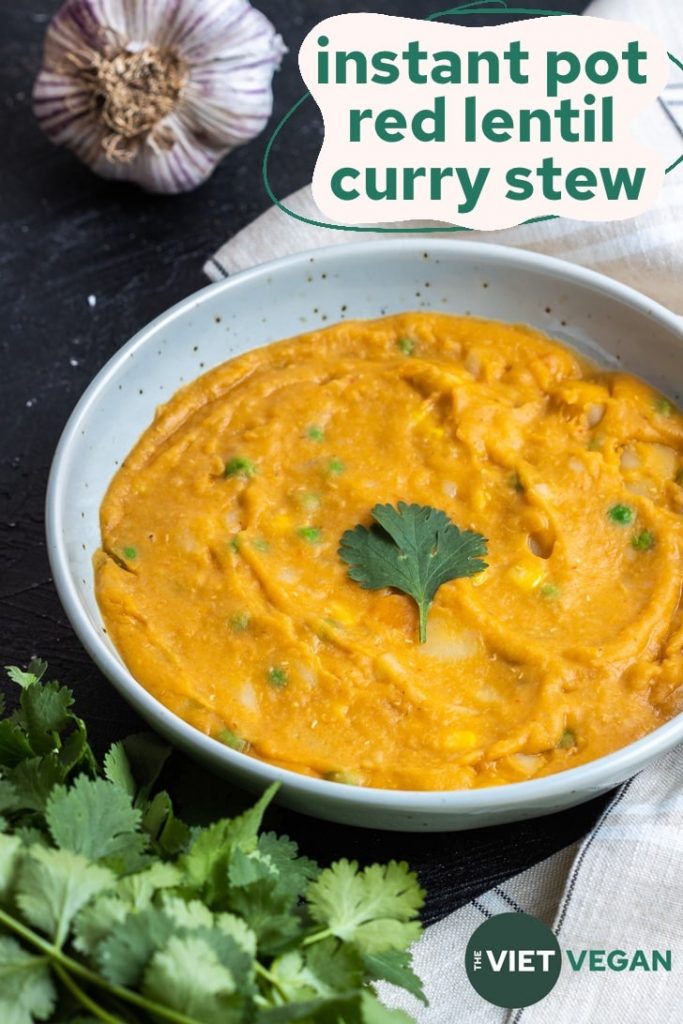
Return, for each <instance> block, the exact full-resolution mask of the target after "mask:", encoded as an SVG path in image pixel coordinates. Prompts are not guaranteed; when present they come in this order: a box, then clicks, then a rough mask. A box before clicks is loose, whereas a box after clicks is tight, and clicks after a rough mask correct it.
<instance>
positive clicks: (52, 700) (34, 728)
mask: <svg viewBox="0 0 683 1024" xmlns="http://www.w3.org/2000/svg"><path fill="white" fill-rule="evenodd" d="M73 702H74V699H73V694H72V693H71V691H70V690H68V689H67V688H66V687H65V686H60V685H59V683H55V682H51V683H45V685H43V686H36V685H35V684H33V685H32V686H28V687H27V688H26V689H25V690H24V692H23V693H22V695H21V710H22V713H23V719H24V723H25V727H26V735H27V737H28V741H29V743H30V744H31V747H32V748H33V750H34V751H35V753H36V754H49V753H50V751H52V750H55V749H56V748H57V746H58V744H57V742H56V739H55V735H54V734H55V733H60V732H61V731H62V730H63V729H64V728H65V727H66V725H67V724H68V722H69V721H70V717H71V714H70V710H69V709H70V708H71V706H72V705H73Z"/></svg>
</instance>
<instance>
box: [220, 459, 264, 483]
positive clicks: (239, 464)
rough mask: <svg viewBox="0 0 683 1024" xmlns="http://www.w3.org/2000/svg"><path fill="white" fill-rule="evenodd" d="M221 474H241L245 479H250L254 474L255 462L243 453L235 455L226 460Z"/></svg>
mask: <svg viewBox="0 0 683 1024" xmlns="http://www.w3.org/2000/svg"><path fill="white" fill-rule="evenodd" d="M223 476H241V477H244V478H245V479H246V480H251V478H252V477H253V476H256V464H255V463H254V462H252V461H251V459H246V458H245V457H244V456H243V455H235V456H234V457H233V458H232V459H229V460H228V462H226V464H225V470H224V472H223Z"/></svg>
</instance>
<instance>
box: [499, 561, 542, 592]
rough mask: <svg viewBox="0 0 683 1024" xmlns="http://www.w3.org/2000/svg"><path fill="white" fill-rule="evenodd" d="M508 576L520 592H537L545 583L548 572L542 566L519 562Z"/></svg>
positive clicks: (512, 567) (511, 567)
mask: <svg viewBox="0 0 683 1024" xmlns="http://www.w3.org/2000/svg"><path fill="white" fill-rule="evenodd" d="M508 576H509V578H510V579H511V580H512V582H513V583H514V584H515V585H516V586H518V587H519V588H520V590H535V589H536V587H538V586H540V584H541V583H543V581H544V579H545V576H546V571H545V567H544V566H542V565H533V564H531V563H529V562H517V563H515V565H512V566H510V568H509V569H508Z"/></svg>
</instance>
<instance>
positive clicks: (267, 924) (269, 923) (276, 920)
mask: <svg viewBox="0 0 683 1024" xmlns="http://www.w3.org/2000/svg"><path fill="white" fill-rule="evenodd" d="M227 905H228V908H229V909H230V910H231V911H232V912H233V913H235V914H238V915H239V916H240V917H241V918H243V919H244V921H246V923H247V925H248V926H249V928H250V929H251V931H253V932H254V934H255V935H256V938H257V941H258V948H259V950H260V951H261V952H262V953H263V954H264V955H266V956H273V955H275V954H276V953H280V952H281V951H282V950H283V949H284V948H285V947H286V946H288V945H289V943H290V942H293V941H294V940H295V939H297V938H300V937H302V936H303V934H304V931H305V929H304V923H303V919H302V917H301V914H300V913H298V912H297V909H296V908H295V907H293V906H292V899H291V897H290V895H289V894H288V893H287V892H283V891H282V890H280V889H278V885H277V878H275V877H273V878H263V879H261V880H260V881H257V882H252V883H251V885H245V886H242V887H231V889H230V891H229V894H228V897H227Z"/></svg>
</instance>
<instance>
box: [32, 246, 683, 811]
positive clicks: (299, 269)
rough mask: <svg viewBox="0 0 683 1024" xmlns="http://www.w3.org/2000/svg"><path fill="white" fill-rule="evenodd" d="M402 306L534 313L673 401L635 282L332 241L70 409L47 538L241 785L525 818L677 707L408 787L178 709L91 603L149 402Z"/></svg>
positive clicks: (205, 304) (163, 713)
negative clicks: (96, 561) (588, 745)
mask: <svg viewBox="0 0 683 1024" xmlns="http://www.w3.org/2000/svg"><path fill="white" fill-rule="evenodd" d="M407 309H425V310H438V311H441V312H450V313H457V314H462V313H467V314H472V315H474V316H481V317H489V318H492V319H500V320H507V321H512V322H524V323H527V324H531V325H533V326H534V327H537V328H540V329H541V330H544V331H546V332H548V333H549V334H551V335H553V336H555V337H557V338H558V339H560V340H563V341H565V342H566V343H568V344H570V345H573V346H574V347H576V348H577V349H580V350H581V351H583V352H584V353H586V354H588V355H589V356H591V357H592V358H593V359H594V360H598V361H600V362H603V363H607V364H612V365H618V366H623V368H624V369H626V370H628V371H630V372H632V373H634V374H637V375H639V376H641V377H644V378H645V379H647V380H648V381H650V382H651V383H652V384H653V385H655V386H656V387H657V388H659V389H660V390H662V391H663V392H665V393H666V394H668V395H669V396H670V397H671V398H672V399H673V400H674V401H679V399H680V394H681V393H682V392H683V328H682V326H681V320H679V318H678V317H676V316H674V315H673V314H672V313H670V312H668V311H667V310H666V309H664V308H662V307H661V306H658V305H657V304H656V303H655V302H653V301H651V300H650V299H647V298H645V297H644V296H643V295H640V294H638V293H637V292H635V291H633V290H632V289H629V288H626V287H624V286H623V285H620V284H618V283H617V282H615V281H612V280H610V279H608V278H606V277H602V276H600V275H599V274H595V273H593V272H591V271H588V270H584V269H582V268H581V267H577V266H574V265H572V264H569V263H565V262H562V261H561V260H556V259H550V258H547V257H545V256H539V255H535V254H532V253H527V252H521V251H519V250H515V249H510V248H503V247H500V246H489V245H483V244H476V243H468V242H463V241H448V240H446V241H428V240H427V241H426V240H425V239H424V237H423V238H421V239H420V238H410V239H398V238H392V239H390V240H388V241H380V242H362V243H358V244H353V245H342V246H333V247H331V248H329V249H321V250H316V251H315V252H312V253H302V254H299V255H295V256H291V257H287V258H285V259H281V260H277V261H276V262H273V263H268V264H264V265H262V266H259V267H255V268H254V269H252V270H248V271H245V272H243V273H241V274H237V275H236V276H235V277H232V278H230V279H229V280H226V281H224V282H220V283H219V284H215V285H211V286H209V287H208V288H205V289H203V290H202V291H200V292H198V293H197V294H195V295H192V296H190V297H189V298H187V299H186V300H184V301H183V302H181V303H179V304H178V305H177V306H175V307H174V308H173V309H171V310H170V311H169V312H167V313H164V314H163V315H162V316H160V317H158V318H157V319H156V320H155V321H154V322H153V323H152V324H150V325H149V326H148V327H146V328H144V330H142V331H140V333H139V334H137V335H136V336H135V337H134V338H133V339H132V340H131V341H129V342H128V344H127V345H124V347H123V348H122V349H121V350H120V351H119V352H118V353H117V354H116V355H115V356H114V357H113V358H112V359H111V360H110V361H109V362H108V363H107V365H106V366H105V367H104V369H103V370H102V371H101V372H100V373H99V374H98V375H97V377H96V378H95V380H94V381H93V382H92V384H91V385H90V387H89V388H88V390H87V391H86V392H85V394H84V395H83V397H82V398H81V400H80V402H79V403H78V405H77V407H76V409H75V410H74V412H73V414H72V416H71V418H70V420H69V422H68V424H67V426H66V428H65V430H64V434H63V435H62V438H61V440H60V442H59V446H58V448H57V452H56V455H55V458H54V463H53V466H52V472H51V474H50V481H49V486H48V497H47V539H48V549H49V555H50V562H51V565H52V571H53V574H54V579H55V583H56V586H57V589H58V591H59V595H60V597H61V600H62V603H63V605H64V608H65V611H66V613H67V615H68V616H69V619H70V620H71V623H72V625H73V627H74V629H75V630H76V633H77V634H78V636H79V638H80V639H81V641H82V643H83V644H84V646H85V647H86V649H87V650H88V652H89V653H90V655H91V656H92V658H93V659H94V660H95V661H96V663H97V664H98V666H99V667H100V669H101V670H102V671H103V673H104V674H105V675H106V676H107V677H108V678H109V679H110V680H111V681H112V683H113V684H114V686H116V688H117V689H118V690H119V692H120V693H121V694H122V695H123V696H124V697H125V698H126V700H128V701H129V702H130V703H131V704H132V705H133V706H134V707H135V709H136V710H137V711H138V712H139V713H140V714H141V715H142V716H143V717H144V718H145V719H147V721H148V722H149V723H150V725H151V726H153V727H154V728H155V729H156V730H158V732H160V733H162V734H163V735H164V736H166V737H167V738H168V739H169V740H170V741H171V742H172V743H174V744H176V745H177V746H179V747H181V748H183V749H184V750H185V751H186V752H187V753H188V754H190V755H191V756H192V757H194V758H196V759H197V760H198V761H201V762H203V763H204V764H205V765H206V766H207V767H209V768H211V769H212V770H213V771H215V772H217V773H219V774H221V775H223V776H226V777H228V778H230V779H231V780H232V781H234V782H235V783H236V784H237V785H240V786H243V787H245V788H247V789H251V790H262V789H263V788H264V787H265V786H266V785H267V784H269V783H270V782H273V781H274V780H278V781H280V782H281V784H282V788H281V790H280V795H279V799H280V800H282V802H283V803H285V804H287V805H289V806H290V807H293V808H296V809H297V810H300V811H304V812H306V813H308V814H312V815H316V816H317V817H320V818H327V819H330V820H333V821H339V822H344V823H349V824H354V825H363V826H366V827H369V828H383V829H396V830H399V829H400V830H412V831H419V830H434V831H439V830H442V831H445V830H456V829H466V828H473V827H479V826H481V825H491V824H495V823H501V822H506V821H516V820H520V819H523V818H530V817H534V816H538V815H541V814H547V813H548V812H550V811H557V810H560V809H561V808H565V807H571V806H573V805H574V804H578V803H581V802H582V801H585V800H589V799H590V798H591V797H594V796H596V795H597V794H599V793H602V792H605V791H606V790H607V789H609V788H611V787H612V786H614V785H616V784H617V783H619V782H621V781H623V780H624V779H626V778H628V777H629V776H631V775H633V774H634V773H635V772H637V771H639V770H640V769H641V768H643V767H644V766H645V765H646V764H648V762H650V761H652V760H653V759H654V758H656V757H658V756H659V755H661V754H663V753H665V752H666V751H667V750H669V749H670V748H671V747H673V746H674V745H675V744H677V743H679V742H681V741H683V715H681V716H678V717H677V718H675V719H673V720H672V721H670V722H667V723H666V724H665V725H662V726H661V727H660V728H659V729H657V730H656V731H655V732H652V733H650V734H649V735H648V736H645V737H644V738H643V739H641V740H638V741H637V742H636V743H632V744H630V745H629V746H627V747H623V748H622V749H620V750H617V751H616V752H615V753H613V754H610V755H608V756H607V757H602V758H600V759H598V760H596V761H593V762H591V763H590V764H586V765H582V766H580V767H578V768H573V769H570V770H569V771H565V772H561V773H558V774H556V775H551V776H549V777H547V778H541V779H532V780H530V781H527V782H520V783H514V784H511V785H507V786H500V787H494V788H489V789H479V790H469V791H449V792H404V791H393V790H380V789H364V788H358V787H353V786H347V785H341V784H339V783H334V782H327V781H324V780H320V779H311V778H307V777H305V776H303V775H297V774H295V773H293V772H289V771H285V770H283V769H281V768H276V767H273V766H271V765H269V764H266V763H264V762H262V761H257V760H256V759H254V758H250V757H248V756H246V755H244V754H240V753H238V752H236V751H234V750H231V749H229V748H227V747H225V746H224V745H222V744H221V743H218V742H216V741H215V740H212V739H210V738H209V737H207V736H205V735H203V734H202V733H200V732H198V731H197V730H195V729H194V728H192V727H191V726H190V725H188V724H186V723H185V722H183V721H182V720H181V719H179V718H177V717H176V716H175V715H174V714H172V713H171V712H170V711H168V710H167V709H166V708H165V707H164V706H163V705H162V704H160V703H158V702H157V701H156V700H155V699H154V698H153V697H152V696H151V695H150V694H149V693H148V692H147V691H146V690H144V689H143V687H142V686H141V685H140V684H139V683H137V682H136V680H135V679H134V678H133V676H132V675H131V674H130V672H129V671H128V669H127V668H126V667H125V665H124V664H123V662H122V661H121V658H120V657H119V655H118V654H117V652H116V650H115V649H114V647H113V646H112V644H111V643H110V641H109V639H108V637H107V636H106V634H105V632H104V628H103V623H102V619H101V616H100V613H99V609H98V607H97V603H96V601H95V594H94V587H93V572H92V565H91V556H92V553H93V552H94V551H95V549H96V548H97V547H98V545H99V539H100V537H99V507H100V502H101V501H102V498H103V496H104V493H105V490H106V488H107V485H108V484H109V481H110V479H111V477H112V476H113V474H114V472H115V471H116V468H117V466H118V465H119V463H120V462H121V460H122V459H123V458H124V457H125V455H126V454H127V453H128V451H129V450H130V449H131V447H132V446H133V444H134V443H135V441H136V440H137V439H138V437H139V436H140V434H141V433H142V431H143V429H144V428H145V427H146V426H147V425H148V424H149V422H150V421H151V419H152V417H153V415H154V410H155V407H156V406H157V405H158V404H159V403H161V402H163V401H164V400H165V399H167V398H170V396H171V395H172V394H173V392H174V391H175V390H176V389H177V388H178V387H179V386H180V385H181V384H183V383H185V382H187V381H190V380H192V379H193V378H194V377H196V376H198V375H199V374H201V373H202V372H203V371H204V370H208V369H209V368H211V367H213V366H216V365H217V364H218V363H221V362H223V361H224V360H226V359H229V358H230V357H231V356H234V355H237V354H238V353H241V352H244V351H246V350H247V349H249V348H253V347H257V346H260V345H265V344H267V343H269V342H271V341H275V340H278V339H280V338H285V337H287V336H289V335H294V334H299V333H301V332H303V331H307V330H311V329H313V328H317V327H321V326H324V325H325V324H331V323H334V322H335V321H338V320H340V319H343V318H353V317H377V316H382V315H384V314H388V313H395V312H399V311H401V310H407Z"/></svg>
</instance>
